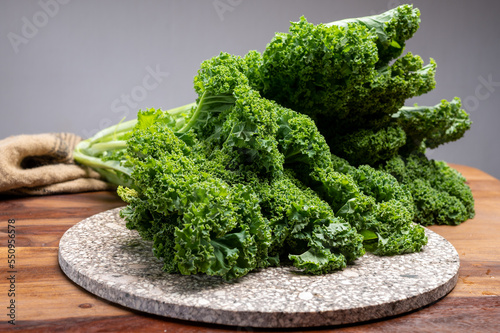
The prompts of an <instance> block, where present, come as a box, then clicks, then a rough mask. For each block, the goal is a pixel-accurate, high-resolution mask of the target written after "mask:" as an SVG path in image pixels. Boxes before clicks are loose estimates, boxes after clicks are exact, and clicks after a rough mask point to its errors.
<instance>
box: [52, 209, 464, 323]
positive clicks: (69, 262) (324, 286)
mask: <svg viewBox="0 0 500 333" xmlns="http://www.w3.org/2000/svg"><path fill="white" fill-rule="evenodd" d="M119 210H120V208H116V209H113V210H109V211H106V212H103V213H100V214H97V215H94V216H92V217H89V218H87V219H85V220H83V221H81V222H79V223H77V224H76V225H74V226H73V227H72V228H70V229H69V230H68V231H67V232H66V233H65V234H64V235H63V237H62V238H61V241H60V243H59V265H60V267H61V269H62V270H63V271H64V273H65V274H66V275H67V276H68V277H69V278H70V279H71V280H73V281H74V282H75V283H77V284H78V285H80V286H81V287H83V288H85V289H86V290H88V291H89V292H91V293H93V294H95V295H97V296H100V297H102V298H104V299H106V300H109V301H111V302H114V303H117V304H120V305H123V306H125V307H128V308H131V309H135V310H139V311H143V312H147V313H152V314H156V315H160V316H165V317H170V318H177V319H183V320H190V321H197V322H205V323H215V324H224V325H232V326H244V327H268V328H270V327H274V328H284V327H312V326H326V325H340V324H349V323H356V322H363V321H367V320H372V319H379V318H385V317H388V316H393V315H397V314H402V313H405V312H408V311H411V310H415V309H418V308H420V307H423V306H425V305H428V304H430V303H432V302H435V301H436V300H439V299H440V298H442V297H444V296H445V295H446V294H448V293H449V292H450V291H451V290H452V289H453V288H454V286H455V285H456V283H457V279H458V269H459V266H460V261H459V257H458V253H457V252H456V250H455V248H454V247H453V246H452V245H451V244H450V243H449V242H448V241H447V240H445V239H444V238H442V237H441V236H439V235H438V234H436V233H434V232H432V231H430V230H427V229H426V233H427V235H428V238H429V242H428V244H427V245H426V247H425V248H424V249H423V251H422V252H420V253H413V254H406V255H400V256H393V257H378V256H374V255H371V254H366V255H364V256H363V257H361V258H359V259H358V260H356V261H355V263H354V264H352V265H350V266H348V267H347V268H345V269H344V270H342V271H337V272H334V273H331V274H325V275H320V276H310V275H304V274H301V273H300V271H298V270H296V269H294V268H293V267H278V268H266V269H261V270H257V271H255V272H251V273H249V274H248V275H246V276H244V277H242V278H240V279H238V280H236V281H232V282H225V281H223V280H222V279H220V278H218V277H209V276H198V275H195V276H182V275H178V274H167V273H165V272H163V271H162V270H161V268H162V266H163V265H162V262H161V261H160V260H158V259H157V258H155V257H154V256H153V255H152V250H151V243H150V242H147V241H144V240H142V239H141V238H140V236H139V235H138V234H137V232H135V231H131V230H128V229H127V228H126V227H125V222H124V221H123V220H122V219H121V218H120V217H119Z"/></svg>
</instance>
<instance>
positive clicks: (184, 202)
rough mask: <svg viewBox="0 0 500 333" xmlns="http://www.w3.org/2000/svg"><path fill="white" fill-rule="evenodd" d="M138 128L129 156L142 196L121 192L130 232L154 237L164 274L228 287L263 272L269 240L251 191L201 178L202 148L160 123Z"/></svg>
mask: <svg viewBox="0 0 500 333" xmlns="http://www.w3.org/2000/svg"><path fill="white" fill-rule="evenodd" d="M160 112H161V111H160ZM140 123H141V118H140V117H139V126H138V127H137V129H136V130H135V131H134V133H133V135H132V137H131V138H130V139H129V149H128V152H129V154H130V161H131V162H132V163H133V164H134V171H133V173H132V178H133V179H134V181H135V184H136V185H137V186H136V187H137V188H138V189H139V190H135V191H136V192H135V194H134V192H130V191H125V190H121V191H120V192H119V194H120V195H121V196H122V198H123V199H124V200H125V201H127V202H128V203H129V206H128V207H127V208H126V209H125V210H124V211H123V213H122V215H123V216H124V217H125V218H126V219H127V221H128V226H129V227H130V228H133V229H137V230H138V231H140V232H141V230H143V231H142V234H144V235H146V236H148V235H149V236H148V237H149V239H151V235H152V236H153V238H154V237H157V239H156V240H155V242H154V253H155V255H157V256H159V257H161V258H163V259H164V262H165V264H166V265H167V266H168V267H169V271H179V272H180V273H182V274H197V273H205V274H208V275H218V276H222V277H223V278H225V279H233V278H236V277H239V276H242V275H245V274H246V273H248V272H249V271H251V270H253V269H255V268H257V267H266V266H268V265H269V263H268V262H267V247H268V246H269V242H270V232H269V229H268V227H267V220H266V219H265V218H264V217H263V216H262V214H260V210H259V209H258V204H259V197H258V196H257V195H256V194H255V193H254V191H253V190H252V188H250V187H248V186H244V185H231V184H228V183H227V182H225V181H224V180H222V179H220V178H218V177H216V176H214V175H213V174H210V173H208V172H205V171H204V164H203V161H205V160H206V157H205V156H204V155H203V146H202V145H201V146H198V145H195V146H188V145H187V144H186V142H184V141H183V140H182V139H181V138H179V137H178V136H177V135H176V134H175V133H173V132H172V131H171V129H170V128H169V127H165V126H162V125H161V124H160V123H156V124H153V125H150V126H149V125H148V126H146V127H147V128H144V129H143V128H141V126H140ZM191 141H192V140H191ZM130 193H132V194H133V195H130ZM148 216H154V217H155V219H154V220H153V221H151V219H150V218H147V217H148Z"/></svg>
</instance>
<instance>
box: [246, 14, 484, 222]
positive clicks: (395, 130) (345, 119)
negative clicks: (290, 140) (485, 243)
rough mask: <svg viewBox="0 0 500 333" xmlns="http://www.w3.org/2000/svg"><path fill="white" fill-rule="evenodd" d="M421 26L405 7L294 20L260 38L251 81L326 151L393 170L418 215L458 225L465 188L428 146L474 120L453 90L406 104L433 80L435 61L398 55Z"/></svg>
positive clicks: (465, 205)
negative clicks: (318, 137) (303, 121)
mask: <svg viewBox="0 0 500 333" xmlns="http://www.w3.org/2000/svg"><path fill="white" fill-rule="evenodd" d="M419 25H420V12H419V10H418V9H416V8H413V7H412V6H411V5H402V6H399V7H397V8H394V9H392V10H389V11H387V12H385V13H382V14H379V15H374V16H369V17H362V18H356V19H346V20H342V21H337V22H332V23H328V24H318V25H313V24H311V23H308V22H307V20H306V19H305V18H301V19H300V21H298V22H294V23H292V24H291V26H290V29H289V32H288V33H277V34H276V35H275V37H274V38H273V39H272V41H271V42H270V43H269V44H268V45H267V47H266V49H265V51H264V52H263V55H262V62H261V65H260V69H259V75H258V76H253V79H254V80H255V81H254V82H252V83H251V84H252V85H253V86H254V87H256V89H260V90H261V92H262V94H263V96H265V97H266V98H269V99H272V100H275V101H277V102H278V103H280V104H281V105H283V106H286V107H288V108H291V109H293V110H296V111H298V112H301V113H304V114H307V115H309V116H310V117H311V118H312V119H313V120H314V121H315V122H316V124H317V126H318V129H319V131H320V132H321V133H322V134H323V135H324V136H325V138H326V141H327V143H328V145H329V147H330V150H331V152H332V154H334V155H336V156H339V157H341V158H343V159H345V160H347V161H348V162H349V163H350V164H352V165H354V166H361V165H370V166H372V167H373V168H375V169H379V170H384V171H386V172H389V173H391V174H392V175H393V176H395V177H396V178H397V179H398V181H399V182H401V183H402V184H403V185H404V186H405V187H406V188H407V189H408V190H409V191H410V192H411V194H412V195H413V196H414V199H415V202H416V203H415V207H414V208H415V214H416V215H415V216H416V218H415V220H416V221H418V222H419V223H421V224H423V225H430V224H436V223H438V224H459V223H461V222H463V221H465V220H467V219H469V218H472V217H473V216H474V200H473V198H472V194H471V192H470V189H469V187H468V186H467V185H466V184H465V180H464V178H463V177H462V176H461V175H459V174H458V173H457V172H455V171H454V170H451V169H450V167H449V166H448V165H446V164H445V163H444V162H436V161H433V160H429V159H427V158H426V157H425V152H426V150H427V149H433V148H436V147H437V146H439V145H442V144H444V143H447V142H451V141H455V140H458V139H460V138H461V137H462V136H463V135H464V133H465V132H466V131H467V130H468V129H469V128H470V126H471V121H470V119H469V115H468V114H467V113H466V112H465V111H464V110H463V109H462V108H461V103H460V99H459V98H455V99H453V100H451V101H446V100H443V101H441V103H440V104H438V105H435V106H418V105H415V106H413V107H408V106H404V104H405V101H406V100H407V99H409V98H412V97H416V96H420V95H422V94H425V93H427V92H429V91H431V90H432V89H434V88H435V84H436V82H435V72H436V63H435V61H434V60H433V59H431V60H430V62H429V64H427V65H424V62H423V60H422V59H421V58H420V57H419V56H418V55H413V54H412V53H406V54H403V51H404V46H405V42H406V41H407V40H408V39H409V38H411V37H412V36H413V35H414V33H415V32H416V31H417V30H418V28H419ZM445 180H446V181H445ZM438 212H439V213H438ZM437 215H439V218H437V217H436V216H437Z"/></svg>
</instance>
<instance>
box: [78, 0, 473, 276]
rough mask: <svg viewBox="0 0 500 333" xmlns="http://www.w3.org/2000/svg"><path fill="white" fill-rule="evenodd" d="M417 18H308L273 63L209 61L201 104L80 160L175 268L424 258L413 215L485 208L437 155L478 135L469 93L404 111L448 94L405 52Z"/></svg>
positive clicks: (442, 219)
mask: <svg viewBox="0 0 500 333" xmlns="http://www.w3.org/2000/svg"><path fill="white" fill-rule="evenodd" d="M418 25H419V12H418V10H417V9H413V8H412V7H411V6H409V5H404V6H400V7H398V8H396V9H394V10H391V11H388V12H387V13H384V14H381V15H378V16H373V17H370V18H361V19H350V20H344V21H340V22H334V23H330V24H327V25H324V24H319V25H316V26H315V25H313V24H310V23H308V22H307V21H306V19H305V18H301V19H300V21H299V22H296V23H292V24H291V27H290V31H289V33H286V34H285V33H278V34H276V36H275V38H274V39H273V40H272V41H271V42H270V43H269V45H268V46H267V48H266V50H265V51H264V52H263V53H262V54H261V53H259V52H257V51H250V52H249V53H248V54H246V55H245V56H244V57H240V56H236V55H231V54H227V53H220V54H219V55H218V56H216V57H213V58H211V59H209V60H206V61H204V62H203V63H202V64H201V66H200V69H199V71H198V74H197V75H196V77H195V78H194V89H195V91H196V92H197V94H198V98H197V100H196V101H195V102H194V103H191V104H188V105H185V106H181V107H178V108H175V109H171V110H167V111H163V110H159V109H150V110H144V111H139V113H138V116H137V119H135V120H131V121H127V122H123V123H120V124H118V125H116V126H112V127H110V128H108V129H105V130H103V131H101V132H100V133H98V134H97V135H96V136H94V137H92V138H90V139H87V140H85V141H82V142H81V143H80V144H79V146H78V147H77V148H76V150H75V159H76V160H77V161H78V162H79V163H82V164H85V165H88V166H91V167H93V168H94V169H96V170H97V171H98V172H100V173H101V174H102V176H103V177H104V178H106V179H107V180H108V181H109V182H111V183H114V184H116V185H119V187H118V194H119V195H120V197H121V198H122V199H123V200H124V201H125V202H127V203H128V206H127V207H126V208H124V209H123V210H122V211H121V214H122V216H123V217H124V218H125V219H126V221H127V227H128V228H130V229H135V230H137V231H138V232H139V234H140V235H141V237H143V238H144V239H147V240H151V241H152V242H153V252H154V254H155V255H156V256H157V257H159V258H162V259H163V261H164V269H165V270H166V271H167V272H170V273H181V274H198V273H204V274H208V275H216V276H221V277H223V278H224V279H228V280H229V279H234V278H238V277H240V276H243V275H245V274H247V273H248V272H250V271H252V270H254V269H256V268H265V267H269V266H277V265H282V264H293V265H294V266H295V267H297V268H298V269H300V270H302V271H304V272H306V273H311V274H321V273H327V272H331V271H334V270H337V269H341V268H344V267H346V265H348V264H349V263H351V262H353V261H354V260H355V259H357V258H359V257H360V256H362V255H363V254H364V253H365V252H366V251H370V252H373V253H375V254H377V255H396V254H402V253H410V252H415V251H420V250H421V249H422V247H423V246H424V245H425V244H426V243H427V238H426V236H425V233H424V229H423V227H422V226H421V225H420V224H416V223H414V221H416V222H419V223H421V224H430V223H449V224H457V223H459V222H461V221H464V220H466V219H467V218H469V217H472V216H473V214H474V211H473V200H472V196H471V194H470V190H469V188H468V187H467V185H466V184H465V180H464V179H463V177H462V176H461V175H459V174H458V173H457V172H456V171H454V170H453V169H451V168H450V167H448V166H447V165H446V164H445V163H444V162H436V161H433V160H428V159H427V158H426V157H425V154H424V153H425V149H427V148H434V147H436V146H438V145H440V144H442V143H445V142H449V141H452V140H456V139H458V138H460V137H461V136H462V135H463V133H464V132H465V130H467V129H468V128H469V127H470V121H469V119H468V115H467V114H466V113H465V112H464V111H463V110H462V109H460V101H459V99H455V100H453V101H451V102H446V101H443V102H442V103H441V104H439V105H437V106H435V107H418V106H415V107H403V104H404V101H405V99H407V98H410V97H413V96H417V95H420V94H422V93H425V92H427V91H429V90H431V89H432V88H433V87H434V85H435V82H434V73H435V68H436V64H435V63H434V62H433V61H431V63H430V64H429V65H427V66H423V62H422V60H421V59H420V58H419V57H418V56H414V55H411V54H406V55H404V56H402V57H400V55H401V54H402V51H403V47H404V43H405V41H406V40H407V39H408V38H410V37H411V36H412V35H413V33H414V32H415V31H416V30H417V28H418ZM398 57H399V58H398ZM394 59H395V60H394ZM392 60H394V62H393V64H392V65H389V62H391V61H392Z"/></svg>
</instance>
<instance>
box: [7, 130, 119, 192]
mask: <svg viewBox="0 0 500 333" xmlns="http://www.w3.org/2000/svg"><path fill="white" fill-rule="evenodd" d="M80 140H81V138H80V137H79V136H77V135H75V134H71V133H46V134H34V135H17V136H11V137H8V138H6V139H3V140H0V195H48V194H59V193H77V192H87V191H99V190H109V189H112V188H113V186H112V185H110V184H108V183H106V182H105V181H103V180H101V178H100V176H99V174H98V173H97V172H95V171H93V170H91V169H90V168H87V167H82V166H79V165H76V164H75V162H74V160H73V149H74V148H75V146H76V144H77V143H78V142H79V141H80Z"/></svg>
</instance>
